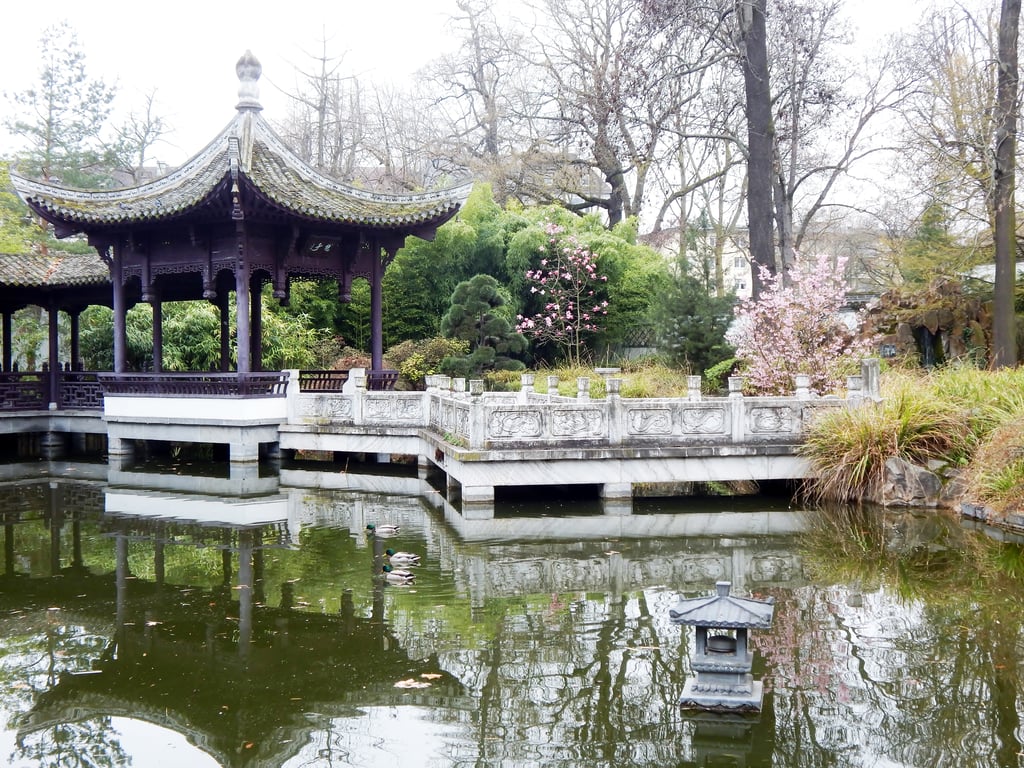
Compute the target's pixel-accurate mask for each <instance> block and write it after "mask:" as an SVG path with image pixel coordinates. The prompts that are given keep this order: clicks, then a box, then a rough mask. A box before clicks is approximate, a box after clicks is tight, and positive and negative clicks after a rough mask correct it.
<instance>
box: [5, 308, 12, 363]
mask: <svg viewBox="0 0 1024 768" xmlns="http://www.w3.org/2000/svg"><path fill="white" fill-rule="evenodd" d="M3 322H4V329H3V334H4V351H3V355H4V357H3V369H4V370H5V371H9V370H11V368H12V367H13V363H12V362H11V361H12V360H13V359H14V355H13V350H12V349H11V344H12V334H11V326H12V325H13V323H14V313H13V312H9V311H5V312H4V316H3Z"/></svg>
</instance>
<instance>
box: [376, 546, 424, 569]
mask: <svg viewBox="0 0 1024 768" xmlns="http://www.w3.org/2000/svg"><path fill="white" fill-rule="evenodd" d="M384 554H385V555H387V557H388V560H390V561H391V564H392V565H404V566H410V565H419V564H420V556H419V555H414V554H413V553H412V552H395V550H393V549H386V550H384Z"/></svg>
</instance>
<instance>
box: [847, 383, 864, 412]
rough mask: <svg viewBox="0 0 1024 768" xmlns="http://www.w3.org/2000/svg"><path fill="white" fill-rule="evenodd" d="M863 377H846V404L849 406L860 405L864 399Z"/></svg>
mask: <svg viewBox="0 0 1024 768" xmlns="http://www.w3.org/2000/svg"><path fill="white" fill-rule="evenodd" d="M863 387H864V377H863V376H847V377H846V402H847V403H849V404H850V405H860V403H861V401H862V400H863V399H864V391H863Z"/></svg>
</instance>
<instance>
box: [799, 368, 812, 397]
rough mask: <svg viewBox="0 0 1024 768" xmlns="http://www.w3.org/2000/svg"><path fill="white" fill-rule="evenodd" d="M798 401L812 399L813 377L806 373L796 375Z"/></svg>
mask: <svg viewBox="0 0 1024 768" xmlns="http://www.w3.org/2000/svg"><path fill="white" fill-rule="evenodd" d="M796 399H797V400H810V399H811V377H810V376H809V375H807V374H806V373H798V374H797V375H796Z"/></svg>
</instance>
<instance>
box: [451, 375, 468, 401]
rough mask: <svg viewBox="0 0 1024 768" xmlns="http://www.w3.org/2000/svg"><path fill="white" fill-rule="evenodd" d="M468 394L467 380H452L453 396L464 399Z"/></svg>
mask: <svg viewBox="0 0 1024 768" xmlns="http://www.w3.org/2000/svg"><path fill="white" fill-rule="evenodd" d="M465 392H466V380H465V379H463V378H458V379H452V394H453V395H455V396H456V397H462V395H464V394H465Z"/></svg>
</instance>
